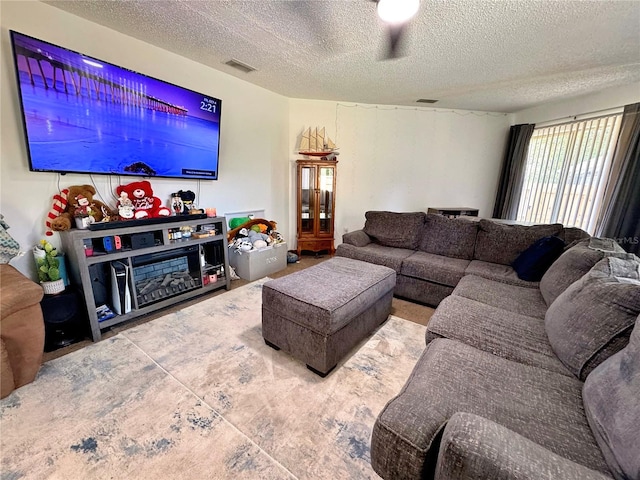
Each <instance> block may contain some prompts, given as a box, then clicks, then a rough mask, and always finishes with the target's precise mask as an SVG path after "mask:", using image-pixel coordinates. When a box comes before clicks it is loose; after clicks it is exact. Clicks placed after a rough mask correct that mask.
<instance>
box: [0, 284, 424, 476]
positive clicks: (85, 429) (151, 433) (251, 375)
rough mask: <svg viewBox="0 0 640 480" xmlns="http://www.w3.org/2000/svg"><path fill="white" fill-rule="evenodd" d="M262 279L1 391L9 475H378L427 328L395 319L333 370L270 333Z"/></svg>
mask: <svg viewBox="0 0 640 480" xmlns="http://www.w3.org/2000/svg"><path fill="white" fill-rule="evenodd" d="M266 280H267V279H263V280H261V281H257V282H254V283H251V284H249V285H246V286H244V287H241V288H238V289H234V290H231V291H229V292H225V293H224V294H222V295H219V296H216V297H212V298H209V299H207V300H203V301H202V302H199V303H197V304H194V305H192V306H189V307H186V308H184V309H182V310H180V311H177V312H175V313H171V314H168V315H166V316H164V317H160V318H158V319H156V320H154V321H151V322H148V323H146V324H143V325H140V326H138V327H134V328H131V329H128V330H125V331H123V332H121V333H119V334H118V335H116V336H114V337H112V338H110V339H107V340H103V341H101V342H98V343H95V344H92V345H90V346H88V347H86V348H83V349H82V350H78V351H76V352H73V353H70V354H68V355H66V356H64V357H60V358H58V359H55V360H52V361H50V362H48V363H46V364H44V365H43V367H42V369H41V371H40V373H39V374H38V377H37V378H36V380H35V382H33V383H32V384H29V385H27V386H25V387H22V388H20V389H18V390H16V391H15V392H13V393H12V394H11V395H10V396H9V397H7V398H5V399H4V400H2V402H0V429H1V440H0V442H1V443H0V447H1V449H0V450H1V453H0V455H1V457H2V458H1V467H2V468H1V476H0V478H2V480H9V479H21V478H34V479H45V478H52V479H54V478H55V479H58V478H59V479H75V478H82V479H88V478H100V479H102V478H104V479H110V478H118V479H121V478H150V479H157V478H175V479H183V478H184V479H204V478H214V479H218V478H220V479H223V478H233V479H243V478H246V479H280V478H282V479H285V478H298V479H325V478H326V479H340V478H344V479H358V478H378V477H377V475H376V474H375V472H374V471H373V470H372V468H371V465H370V453H369V446H370V439H371V431H372V428H373V424H374V421H375V418H376V416H377V415H378V413H379V412H380V410H381V409H382V408H383V406H384V405H385V403H386V402H387V401H388V400H389V399H391V398H392V397H393V396H394V395H396V394H397V393H398V392H399V391H400V389H401V388H402V386H403V385H404V383H405V381H406V379H407V377H408V376H409V374H410V373H411V370H412V368H413V366H414V365H415V363H416V361H417V359H418V357H419V355H420V354H421V352H422V350H423V349H424V332H425V327H424V326H421V325H418V324H416V323H413V322H409V321H406V320H402V319H400V318H396V317H393V316H391V317H389V319H388V320H387V321H386V322H385V323H384V324H383V325H382V326H381V327H380V328H379V329H378V330H376V331H375V332H374V333H373V335H372V336H371V337H369V338H367V339H365V340H364V341H363V342H361V344H360V345H358V346H357V347H356V348H354V349H353V351H352V352H351V354H350V356H349V357H348V358H346V359H345V360H344V361H343V362H341V364H339V365H338V367H337V368H336V369H335V370H334V371H333V372H332V373H330V374H329V375H328V376H327V377H326V378H324V379H323V378H320V377H319V376H317V375H315V374H314V373H312V372H310V371H309V370H308V369H307V368H306V366H305V365H304V364H303V363H301V362H299V361H297V360H295V359H293V358H291V357H290V356H289V355H287V354H286V353H285V352H282V351H276V350H273V349H271V348H269V347H268V346H266V345H265V343H264V341H263V339H262V335H261V292H262V285H263V283H264V282H265V281H266Z"/></svg>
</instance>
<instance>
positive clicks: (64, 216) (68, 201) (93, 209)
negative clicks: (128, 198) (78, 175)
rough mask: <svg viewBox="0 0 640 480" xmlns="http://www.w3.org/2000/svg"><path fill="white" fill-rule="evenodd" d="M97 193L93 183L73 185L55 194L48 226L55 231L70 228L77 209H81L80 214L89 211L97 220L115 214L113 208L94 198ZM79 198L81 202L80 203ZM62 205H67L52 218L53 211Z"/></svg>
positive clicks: (56, 210) (99, 220)
mask: <svg viewBox="0 0 640 480" xmlns="http://www.w3.org/2000/svg"><path fill="white" fill-rule="evenodd" d="M95 194H96V189H95V188H94V187H93V185H72V186H71V187H69V188H66V189H64V190H62V192H60V194H59V195H54V197H53V199H54V204H53V207H52V208H51V210H50V211H49V214H48V215H47V226H49V225H50V227H51V230H53V231H54V232H63V231H65V230H69V229H70V228H71V227H72V226H73V225H74V217H75V216H77V215H76V210H77V209H80V211H79V212H78V214H81V213H82V212H83V211H87V213H88V214H89V215H91V217H92V218H93V221H95V222H101V221H103V220H104V219H105V218H106V217H109V216H111V215H112V214H113V212H112V211H111V209H110V208H109V207H108V206H107V205H105V204H104V203H102V202H101V201H99V200H95V199H94V198H93V196H94V195H95ZM77 199H80V200H81V202H80V203H79V202H78V200H77ZM62 205H65V207H64V210H63V211H62V212H60V214H59V215H58V216H57V217H55V218H51V217H52V215H53V213H52V212H58V211H59V210H60V209H61V208H62ZM47 234H48V232H47Z"/></svg>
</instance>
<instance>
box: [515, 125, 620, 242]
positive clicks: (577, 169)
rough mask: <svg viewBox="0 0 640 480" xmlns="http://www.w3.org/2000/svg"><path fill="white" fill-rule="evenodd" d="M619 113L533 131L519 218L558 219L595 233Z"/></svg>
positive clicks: (616, 134)
mask: <svg viewBox="0 0 640 480" xmlns="http://www.w3.org/2000/svg"><path fill="white" fill-rule="evenodd" d="M621 119H622V115H621V114H614V115H605V116H602V117H598V118H591V119H588V120H581V121H574V122H570V123H564V124H561V125H555V126H549V127H544V128H536V129H535V130H534V131H533V136H532V137H531V142H530V144H529V150H528V152H527V160H526V166H525V173H524V185H523V188H522V194H521V196H520V202H519V204H518V214H517V220H519V221H523V222H533V223H555V222H559V223H562V224H564V225H566V226H575V227H580V228H582V229H583V230H586V231H587V232H589V233H592V234H593V231H594V229H595V222H596V219H597V217H598V211H599V209H600V208H602V197H603V194H604V190H605V186H606V182H607V178H608V176H609V170H610V168H611V159H612V157H613V152H614V150H615V146H616V141H617V138H618V132H619V129H620V122H621Z"/></svg>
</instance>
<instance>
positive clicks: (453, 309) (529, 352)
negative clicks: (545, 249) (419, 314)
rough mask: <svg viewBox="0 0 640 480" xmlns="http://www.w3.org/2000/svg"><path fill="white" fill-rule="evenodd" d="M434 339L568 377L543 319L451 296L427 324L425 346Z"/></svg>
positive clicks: (567, 372) (441, 304)
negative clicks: (461, 345)
mask: <svg viewBox="0 0 640 480" xmlns="http://www.w3.org/2000/svg"><path fill="white" fill-rule="evenodd" d="M525 290H526V289H525ZM438 337H442V338H449V339H451V340H457V341H459V342H462V343H465V344H467V345H471V346H472V347H475V348H477V349H479V350H483V351H485V352H488V353H491V354H493V355H497V356H499V357H502V358H506V359H507V360H512V361H514V362H518V363H523V364H525V365H532V366H534V367H539V368H544V369H545V370H549V371H552V372H557V373H561V374H562V375H571V372H569V370H567V368H566V367H565V366H564V365H563V364H562V362H561V361H560V360H558V357H557V356H556V355H555V354H554V353H553V350H552V349H551V345H550V344H549V340H548V339H547V333H546V332H545V329H544V319H543V318H533V317H529V316H527V315H523V314H517V313H513V312H508V311H506V310H502V309H500V308H497V307H493V306H491V305H486V304H484V303H480V302H477V301H475V300H470V299H468V298H464V297H459V296H457V295H451V296H449V297H447V298H445V299H444V300H443V301H442V302H440V305H438V308H437V309H436V311H435V313H434V314H433V315H432V316H431V319H430V320H429V323H428V324H427V331H426V333H425V340H426V343H427V344H428V343H429V342H431V341H432V340H434V339H435V338H438Z"/></svg>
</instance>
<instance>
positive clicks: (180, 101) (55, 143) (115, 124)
mask: <svg viewBox="0 0 640 480" xmlns="http://www.w3.org/2000/svg"><path fill="white" fill-rule="evenodd" d="M11 43H12V45H13V58H14V63H15V68H16V75H17V78H18V89H19V94H20V102H21V106H22V117H23V121H24V127H25V136H26V140H27V150H28V152H29V167H30V169H31V170H32V171H37V172H60V173H101V174H110V175H137V176H144V177H154V176H157V177H179V178H194V179H208V180H216V179H217V178H218V156H219V149H220V114H221V108H222V101H221V100H220V99H218V98H215V97H212V96H211V95H205V94H202V93H197V92H194V91H192V90H188V89H186V88H182V87H178V86H176V85H173V84H170V83H167V82H163V81H161V80H158V79H156V78H152V77H148V76H146V75H143V74H140V73H137V72H134V71H132V70H128V69H126V68H123V67H118V66H116V65H112V64H110V63H107V62H104V61H102V60H97V59H95V58H92V57H89V56H87V55H83V54H81V53H77V52H74V51H72V50H68V49H66V48H63V47H59V46H56V45H52V44H51V43H47V42H44V41H42V40H37V39H35V38H32V37H29V36H27V35H23V34H21V33H17V32H14V31H11Z"/></svg>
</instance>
